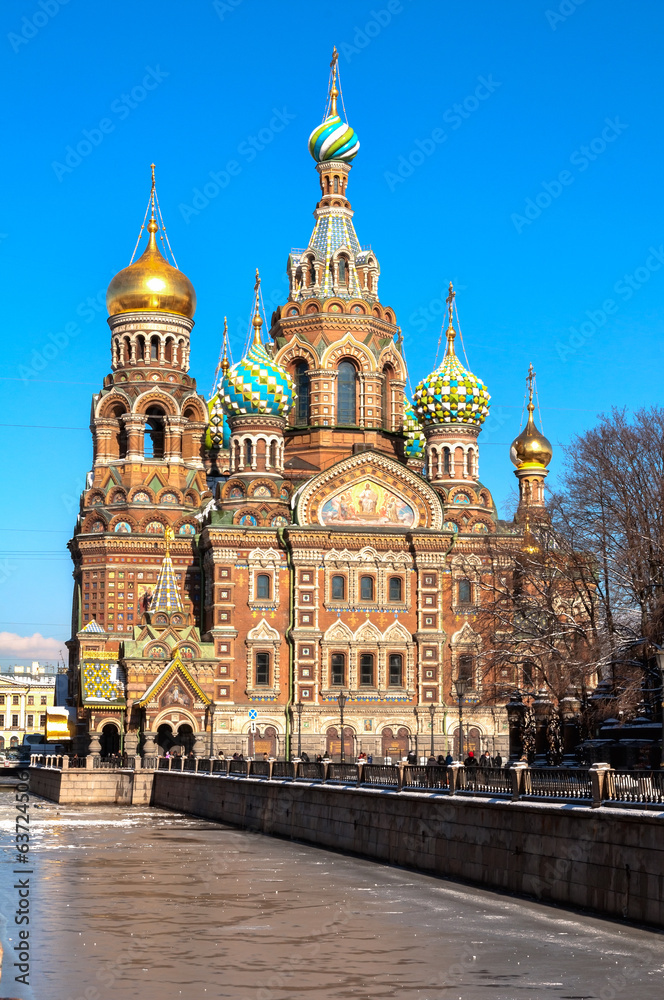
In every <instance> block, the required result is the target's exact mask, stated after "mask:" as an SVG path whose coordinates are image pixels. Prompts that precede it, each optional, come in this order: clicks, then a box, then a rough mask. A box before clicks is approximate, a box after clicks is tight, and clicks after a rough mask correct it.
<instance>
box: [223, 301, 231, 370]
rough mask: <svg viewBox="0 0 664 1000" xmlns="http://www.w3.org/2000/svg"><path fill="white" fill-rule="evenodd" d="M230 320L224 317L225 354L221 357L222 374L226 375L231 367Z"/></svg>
mask: <svg viewBox="0 0 664 1000" xmlns="http://www.w3.org/2000/svg"><path fill="white" fill-rule="evenodd" d="M227 347H228V320H227V319H226V317H225V316H224V353H223V355H222V357H221V373H222V375H226V374H227V372H228V369H229V368H230V365H229V363H228V350H227Z"/></svg>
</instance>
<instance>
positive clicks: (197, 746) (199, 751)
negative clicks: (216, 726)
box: [194, 733, 207, 757]
mask: <svg viewBox="0 0 664 1000" xmlns="http://www.w3.org/2000/svg"><path fill="white" fill-rule="evenodd" d="M194 736H195V739H194V753H195V754H196V756H197V757H206V756H207V746H206V745H205V738H206V736H207V733H195V734H194Z"/></svg>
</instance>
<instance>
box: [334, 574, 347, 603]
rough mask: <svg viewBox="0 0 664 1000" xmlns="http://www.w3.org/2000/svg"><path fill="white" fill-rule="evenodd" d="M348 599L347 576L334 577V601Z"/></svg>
mask: <svg viewBox="0 0 664 1000" xmlns="http://www.w3.org/2000/svg"><path fill="white" fill-rule="evenodd" d="M345 597H346V577H345V576H333V577H332V600H333V601H343V600H345Z"/></svg>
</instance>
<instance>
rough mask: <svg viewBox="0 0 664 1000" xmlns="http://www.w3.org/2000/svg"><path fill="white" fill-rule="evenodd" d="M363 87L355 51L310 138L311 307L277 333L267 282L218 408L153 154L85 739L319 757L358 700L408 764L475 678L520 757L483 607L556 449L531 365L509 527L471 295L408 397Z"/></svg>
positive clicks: (83, 624)
mask: <svg viewBox="0 0 664 1000" xmlns="http://www.w3.org/2000/svg"><path fill="white" fill-rule="evenodd" d="M337 84H338V73H337V63H336V53H335V58H334V59H333V63H332V74H331V83H330V87H329V94H328V107H327V110H326V116H325V118H324V120H323V122H322V124H321V125H319V126H318V127H317V128H316V129H314V131H313V132H312V134H311V136H310V139H309V151H310V153H311V155H312V156H313V158H314V160H315V162H316V171H317V173H318V178H319V181H320V188H321V194H320V199H319V201H318V203H317V205H316V207H315V210H314V219H315V225H314V229H313V232H312V234H311V238H310V240H309V243H308V245H307V246H306V247H305V248H304V249H299V250H291V252H290V254H289V256H288V262H287V271H288V277H289V282H290V288H289V294H288V298H287V301H286V302H285V303H284V304H283V305H282V306H281V307H280V308H278V309H277V310H276V312H275V313H274V314H273V316H272V318H271V325H270V329H269V331H268V335H267V339H265V337H264V333H263V330H264V321H263V317H262V315H261V298H260V279H258V275H257V281H256V285H255V306H254V309H253V331H254V332H253V341H252V343H251V345H250V347H249V349H248V351H247V353H246V354H245V356H244V357H242V359H241V360H240V361H238V362H237V363H236V364H234V365H232V366H231V365H229V362H228V358H227V350H226V333H225V332H224V344H223V355H222V361H221V364H220V369H219V372H218V379H217V382H216V386H215V389H214V391H213V394H212V397H211V398H210V400H208V401H206V400H205V399H204V398H203V396H201V394H200V393H199V392H198V391H197V388H196V382H195V380H194V379H193V378H192V377H191V376H190V374H189V350H190V337H191V334H192V330H193V327H194V314H195V309H196V295H195V292H194V288H193V286H192V284H191V282H190V281H189V279H188V278H187V277H186V276H185V275H184V274H183V273H182V272H181V271H180V270H178V269H177V267H176V266H174V263H173V264H170V263H169V262H168V260H167V259H166V257H167V256H168V251H169V250H170V247H169V246H168V240H167V238H166V240H165V232H164V228H163V219H162V218H161V212H160V209H159V202H158V200H157V197H156V191H155V184H154V169H153V174H152V188H151V193H150V201H149V206H148V210H149V221H148V223H147V226H146V227H145V229H146V230H147V246H146V247H145V250H144V252H143V254H142V256H140V257H139V258H138V259H137V260H136V261H135V262H132V263H130V265H129V266H128V267H126V268H124V270H122V271H120V272H119V273H118V274H117V275H116V276H115V278H113V280H112V281H111V283H110V285H109V288H108V295H107V306H108V314H109V318H108V323H109V327H110V331H111V372H110V374H108V375H107V376H106V377H105V378H104V382H103V387H102V389H101V390H100V392H98V393H97V394H96V395H95V396H94V397H93V400H92V413H91V429H92V437H93V461H92V470H91V472H90V473H89V475H88V480H87V486H86V489H85V491H84V493H83V494H82V498H81V508H80V515H79V518H78V521H77V525H76V530H75V533H74V537H73V538H72V540H71V542H70V546H69V547H70V551H71V555H72V559H73V561H74V580H75V586H74V601H73V618H72V621H73V627H72V635H73V637H72V639H71V640H70V642H69V644H68V645H69V650H70V697H71V699H72V702H73V704H75V705H76V706H77V711H78V737H77V739H78V749H79V750H80V751H83V752H85V751H86V750H89V751H90V752H100V750H101V751H102V752H103V751H104V750H105V749H108V748H109V747H113V748H115V747H116V746H118V744H119V743H120V744H121V745H122V746H123V748H124V749H125V750H126V751H128V752H129V753H135V752H139V753H143V754H148V755H151V754H154V753H155V752H165V751H166V750H167V749H168V748H170V747H173V746H181V747H183V748H184V749H186V750H189V749H192V748H193V749H195V750H196V751H198V752H207V751H209V749H210V747H211V746H212V747H213V749H214V750H215V752H233V751H235V750H242V751H243V752H244V753H262V752H264V751H267V752H270V753H283V752H284V751H288V749H289V739H290V738H291V736H292V734H293V727H294V725H295V726H296V727H297V728H298V729H299V736H300V739H301V745H302V748H303V749H304V750H306V751H308V752H309V753H318V752H322V751H324V750H325V749H328V750H330V751H337V752H338V749H339V746H340V741H341V734H340V731H339V725H338V706H337V696H338V694H339V692H340V691H342V690H343V692H344V693H345V695H346V696H347V701H346V707H345V731H344V739H345V746H346V752H347V753H348V752H350V751H352V750H353V749H354V750H355V751H359V750H360V749H362V750H364V751H366V752H371V753H374V754H377V755H381V754H382V755H386V756H395V755H396V756H401V755H402V754H404V753H406V752H407V751H408V750H409V749H414V748H415V746H416V745H417V741H418V738H419V748H420V750H421V751H422V752H425V751H427V750H428V749H429V746H430V734H431V729H430V727H433V741H434V747H435V751H436V753H439V752H446V751H447V749H448V747H449V748H450V749H453V743H452V740H454V738H455V734H456V733H457V729H458V715H457V703H456V699H455V696H454V693H453V681H454V680H455V679H456V678H457V677H459V676H462V675H463V676H465V678H466V680H467V681H468V692H467V695H466V708H465V711H464V717H465V719H466V720H469V726H470V730H469V732H468V733H467V736H469V737H470V741H471V745H475V748H476V750H479V749H480V746H481V747H482V748H484V746H485V745H490V746H492V747H495V748H500V749H502V750H503V751H504V750H505V747H506V741H507V722H506V716H505V712H504V710H503V705H502V703H500V702H499V703H498V704H492V705H491V706H488V705H486V704H482V705H477V707H476V708H475V709H474V710H472V711H471V709H470V706H472V704H473V703H474V702H475V703H477V702H479V701H480V700H481V697H482V686H483V684H484V677H483V671H482V669H481V667H480V662H481V655H482V638H481V636H480V635H479V633H478V632H477V631H476V630H475V628H474V627H473V623H474V622H475V620H476V617H477V611H478V605H479V603H480V601H481V580H482V576H483V574H485V573H489V572H490V571H491V555H490V549H489V545H488V543H489V540H492V541H493V543H494V550H495V545H496V544H498V545H500V540H501V538H505V540H508V539H509V540H511V542H512V543H513V541H514V535H515V533H517V534H519V533H520V532H523V531H524V525H525V526H526V530H527V522H528V518H529V517H530V516H532V517H536V516H537V514H538V512H541V510H542V509H543V505H544V495H543V484H544V479H545V477H546V474H547V465H548V463H549V461H550V459H551V446H550V444H549V442H548V441H547V440H546V439H545V438H544V437H543V436H542V435H541V434H540V432H539V431H538V430H537V428H536V426H535V423H534V419H533V412H534V406H533V404H532V379H531V394H530V405H529V410H528V422H527V425H526V427H525V429H524V430H523V432H522V433H521V434H520V435H519V437H518V438H517V439H516V441H515V442H514V444H513V446H512V458H513V461H514V462H515V464H516V466H517V468H516V475H517V477H518V480H519V488H520V503H519V511H518V513H517V518H516V521H515V523H514V524H510V525H506V524H505V523H504V522H501V521H500V520H499V519H498V517H497V512H496V508H495V505H494V502H493V499H492V496H491V492H490V491H489V489H488V488H487V486H485V485H484V484H483V483H482V481H481V480H480V460H479V446H478V439H479V434H480V431H481V429H482V424H483V423H484V421H485V419H486V416H487V414H488V412H489V404H490V397H489V392H488V390H487V387H486V386H485V385H484V383H483V382H482V381H481V379H480V378H478V377H477V376H476V375H473V374H472V373H471V372H470V371H468V369H467V368H466V367H464V365H463V364H462V363H461V361H460V359H459V357H458V356H457V354H456V352H455V338H456V329H455V325H454V292H453V290H452V287H451V286H450V295H449V297H448V306H449V310H448V329H447V347H446V352H445V356H444V359H443V361H442V363H441V365H440V366H439V367H438V368H436V370H435V371H434V372H432V374H431V375H429V376H428V377H427V378H425V379H424V380H423V381H422V382H421V383H420V384H419V385H418V386H417V388H416V390H415V392H414V397H413V400H412V401H409V400H408V399H407V398H406V395H405V387H406V383H407V372H406V363H405V359H404V354H403V338H402V336H401V331H400V328H399V327H398V326H397V320H396V316H395V313H394V310H393V309H392V308H390V306H389V305H383V303H382V302H381V300H380V298H379V291H378V287H379V278H380V266H379V263H378V259H377V256H376V254H375V253H374V252H373V250H372V248H371V247H370V246H363V245H361V244H360V242H359V240H358V238H357V235H356V233H355V228H354V224H353V215H354V213H353V210H352V208H351V204H350V201H349V200H348V183H349V176H350V172H351V169H352V166H351V164H352V161H353V160H354V158H355V156H356V154H357V152H358V150H359V145H360V144H359V141H358V139H357V136H356V135H355V132H354V131H353V129H352V128H351V127H350V126H349V125H348V123H347V122H345V121H344V120H343V119H342V118H341V116H340V115H339V113H338V110H337V98H338V96H339V91H338V86H337ZM146 217H147V216H146ZM141 233H142V234H143V227H142V230H141ZM171 256H172V255H171ZM296 706H297V710H296ZM251 709H257V711H258V720H257V725H256V732H255V733H253V732H251V729H252V726H251V721H250V718H249V712H250V710H251ZM469 712H470V715H469ZM494 741H495V742H494Z"/></svg>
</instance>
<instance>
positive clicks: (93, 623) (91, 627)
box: [79, 618, 104, 635]
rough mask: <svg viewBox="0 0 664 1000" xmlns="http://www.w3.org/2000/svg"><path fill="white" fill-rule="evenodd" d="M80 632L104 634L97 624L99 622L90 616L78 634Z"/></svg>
mask: <svg viewBox="0 0 664 1000" xmlns="http://www.w3.org/2000/svg"><path fill="white" fill-rule="evenodd" d="M81 632H98V633H101V635H104V629H103V628H102V627H101V625H100V624H99V622H98V621H97V620H96V619H95V618H92V619H91V620H90V621H89V622H88V624H87V625H85V626H84V627H83V628H82V629H81V630H80V632H79V635H80V633H81Z"/></svg>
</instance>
